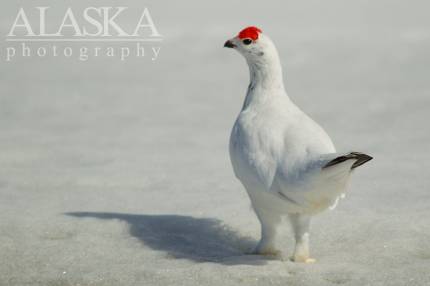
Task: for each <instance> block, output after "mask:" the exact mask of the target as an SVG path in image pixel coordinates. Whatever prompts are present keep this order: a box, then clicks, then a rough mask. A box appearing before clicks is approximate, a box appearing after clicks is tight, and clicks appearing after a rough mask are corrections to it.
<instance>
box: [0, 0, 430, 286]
mask: <svg viewBox="0 0 430 286" xmlns="http://www.w3.org/2000/svg"><path fill="white" fill-rule="evenodd" d="M36 2H38V1H26V2H25V3H24V1H8V2H7V3H3V4H2V8H1V10H0V15H1V21H0V28H1V30H0V32H1V34H3V35H5V34H7V32H8V29H9V26H10V24H11V23H12V21H13V20H14V17H15V16H16V11H17V8H18V7H19V6H21V5H25V6H26V7H33V5H35V4H34V3H36ZM47 2H50V3H51V4H53V5H54V2H55V5H72V3H71V2H66V1H44V4H45V5H47V4H46V3H47ZM75 2H76V1H75ZM144 2H145V3H142V1H137V0H136V1H121V3H120V4H121V5H125V6H126V5H129V6H132V7H144V6H148V7H150V9H151V13H152V16H153V18H154V21H156V23H157V24H158V26H159V27H158V28H159V29H160V32H161V33H162V34H163V35H164V36H165V41H164V42H163V43H162V49H161V52H160V57H159V59H158V60H157V61H155V62H151V60H150V59H149V58H147V59H141V60H131V61H126V62H120V61H119V60H118V59H108V58H99V59H93V60H90V61H87V62H79V61H77V60H72V59H70V60H69V59H63V58H58V59H54V58H52V57H50V58H45V59H38V58H24V59H22V58H21V59H17V60H15V61H13V62H9V63H7V62H5V61H4V60H3V61H2V63H1V66H0V130H1V132H0V285H17V286H18V285H40V286H60V285H61V286H66V285H67V286H68V285H76V286H77V285H81V286H87V285H97V286H99V285H100V286H102V285H103V286H107V285H112V286H118V285H224V286H227V285H319V286H320V285H360V286H361V285H372V286H375V285H376V286H378V285H420V286H421V285H430V273H429V270H430V207H429V206H430V190H429V186H430V176H429V171H428V170H429V169H430V153H429V151H428V148H429V142H430V132H429V131H430V128H429V120H430V114H429V107H430V95H429V90H430V81H429V77H428V76H429V72H430V54H429V50H430V30H429V25H430V18H429V17H428V11H429V8H430V5H429V4H428V2H426V1H418V0H414V1H391V0H381V1H354V2H353V1H343V0H342V1H341V0H336V1H334V0H330V1H317V0H312V1H300V2H299V1H283V4H280V3H278V4H276V3H269V2H267V1H266V2H264V1H258V2H255V3H253V2H251V1H248V4H247V5H244V4H243V3H239V1H227V0H224V1H212V2H206V3H203V1H186V2H180V1H176V2H173V1H171V2H170V3H169V2H167V1H165V2H163V3H160V2H161V1H155V0H154V1H144ZM179 2H180V3H179ZM279 2H280V1H279ZM109 3H111V4H116V5H119V4H118V3H117V2H114V1H110V2H109V1H103V3H101V2H100V1H99V2H97V1H87V2H86V3H85V4H83V3H81V2H79V3H77V2H76V3H75V4H74V5H76V6H78V4H79V5H80V6H85V5H88V6H89V5H93V6H100V5H109ZM248 24H253V25H258V26H261V28H262V29H263V31H265V32H266V33H267V34H269V35H270V36H271V37H272V38H273V40H274V41H275V43H276V44H277V46H278V48H279V51H280V54H281V57H282V60H283V65H284V70H285V79H286V86H287V89H288V92H289V94H290V96H291V97H292V98H293V100H294V101H295V102H296V103H297V104H298V105H299V106H301V107H302V108H303V109H304V110H305V111H306V112H307V113H309V114H310V115H311V116H312V117H313V118H314V119H316V120H317V121H318V122H320V123H321V124H322V125H323V126H324V127H325V129H326V130H327V132H328V133H329V134H330V135H331V136H332V138H333V140H334V142H335V144H336V146H337V147H338V149H340V150H356V151H363V152H367V153H369V154H371V155H373V156H374V157H375V159H374V160H373V161H371V162H370V163H368V164H366V165H365V166H363V167H361V168H359V169H358V170H357V171H356V172H355V174H354V178H353V181H352V184H351V188H350V192H349V193H348V195H347V197H346V198H345V199H344V200H343V201H342V202H341V203H340V204H339V206H338V207H337V208H336V209H335V210H334V211H328V212H325V213H324V214H322V215H319V216H318V217H316V218H315V220H314V221H313V228H312V234H311V251H312V254H313V256H314V257H315V258H317V260H318V261H317V263H316V264H313V265H303V264H294V263H292V262H290V261H288V259H286V260H285V261H281V260H279V259H273V258H266V257H261V256H253V255H247V254H246V253H247V252H248V251H249V250H250V249H252V247H253V246H254V245H255V244H256V243H257V240H258V236H259V224H258V222H257V220H256V218H255V216H254V214H253V212H252V211H251V209H250V203H249V201H248V198H247V196H246V194H245V191H244V190H243V188H242V187H241V185H240V184H239V182H238V181H237V180H236V179H235V178H234V175H233V172H232V170H231V166H230V162H229V158H228V152H227V146H228V136H229V132H230V128H231V126H232V124H233V121H234V119H235V117H236V115H237V113H238V111H239V109H240V106H241V103H242V100H243V97H244V93H245V90H246V86H247V81H248V72H247V69H246V65H245V63H244V60H243V59H241V58H240V56H239V55H238V54H237V53H235V52H233V51H231V50H227V49H223V48H222V45H223V43H224V41H225V40H226V39H227V38H229V37H231V36H233V35H235V34H236V33H237V32H238V31H239V30H240V29H241V28H243V27H244V26H245V25H248ZM5 45H6V43H5V42H2V50H1V53H2V54H1V56H2V57H3V56H4V46H5ZM279 245H281V247H282V248H283V249H284V251H285V257H288V254H289V253H291V250H292V246H293V241H292V239H291V235H290V232H289V230H288V227H287V224H285V227H284V229H283V231H282V233H281V236H280V239H279Z"/></svg>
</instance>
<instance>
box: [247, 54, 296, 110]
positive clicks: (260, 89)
mask: <svg viewBox="0 0 430 286" xmlns="http://www.w3.org/2000/svg"><path fill="white" fill-rule="evenodd" d="M248 67H249V74H250V83H249V86H248V92H247V95H246V99H245V103H244V106H243V109H245V108H247V107H248V106H250V105H252V104H257V105H258V104H261V103H264V102H267V101H269V100H274V99H275V98H280V97H285V99H288V96H287V95H286V93H285V89H284V81H283V75H282V67H281V64H280V61H279V57H278V55H277V54H274V55H272V56H271V57H268V56H265V57H264V58H263V59H261V60H260V61H255V60H254V61H253V60H248Z"/></svg>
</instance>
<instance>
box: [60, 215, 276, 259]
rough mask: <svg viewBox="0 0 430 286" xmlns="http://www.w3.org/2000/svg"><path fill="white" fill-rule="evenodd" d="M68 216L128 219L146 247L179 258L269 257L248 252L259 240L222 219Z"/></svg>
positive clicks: (95, 216) (158, 216) (174, 216)
mask: <svg viewBox="0 0 430 286" xmlns="http://www.w3.org/2000/svg"><path fill="white" fill-rule="evenodd" d="M66 215H68V216H73V217H78V218H97V219H103V220H111V219H113V220H121V221H125V222H127V223H128V224H129V226H130V234H131V235H132V236H133V237H136V238H138V239H139V240H140V241H141V242H142V243H143V244H144V245H145V246H148V247H150V248H151V249H154V250H158V251H164V252H166V253H167V254H168V256H170V257H173V258H177V259H188V260H192V261H196V262H214V263H220V264H227V265H238V264H248V265H260V264H265V263H266V262H267V260H268V258H267V257H263V256H259V255H248V254H246V253H249V252H250V250H251V249H252V248H253V247H254V246H255V245H256V243H257V242H256V241H255V240H254V239H251V238H249V237H244V236H241V235H240V234H238V233H237V232H235V231H234V230H232V229H231V228H230V227H228V226H226V225H225V224H223V223H222V221H220V220H218V219H211V218H194V217H191V216H181V215H137V214H125V213H105V212H70V213H66Z"/></svg>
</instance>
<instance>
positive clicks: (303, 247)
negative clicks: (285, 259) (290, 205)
mask: <svg viewBox="0 0 430 286" xmlns="http://www.w3.org/2000/svg"><path fill="white" fill-rule="evenodd" d="M289 217H290V221H291V225H292V228H293V231H294V238H295V240H296V246H295V249H294V255H293V257H292V260H293V261H294V262H304V263H313V262H315V259H313V258H310V257H309V227H310V216H308V215H303V214H290V215H289Z"/></svg>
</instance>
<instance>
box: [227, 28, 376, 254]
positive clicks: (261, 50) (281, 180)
mask: <svg viewBox="0 0 430 286" xmlns="http://www.w3.org/2000/svg"><path fill="white" fill-rule="evenodd" d="M225 46H226V47H229V48H234V49H236V50H237V51H239V52H240V53H241V54H242V55H243V56H244V57H245V59H246V61H247V63H248V66H249V71H250V84H249V87H248V91H247V94H246V98H245V102H244V104H243V107H242V110H241V112H240V113H239V116H238V117H237V120H236V122H235V124H234V126H233V130H232V132H231V137H230V158H231V162H232V165H233V169H234V173H235V175H236V177H237V178H238V179H239V180H240V181H241V182H242V184H243V186H244V187H245V189H246V190H247V192H248V195H249V197H250V199H251V202H252V205H253V208H254V210H255V213H256V214H257V217H258V219H259V220H260V222H261V240H260V242H259V244H258V245H257V247H256V249H255V253H259V254H278V253H279V251H278V250H277V249H276V248H275V244H274V242H275V234H276V228H277V225H278V224H279V222H280V221H281V217H282V216H284V215H288V216H289V218H290V221H291V223H292V227H293V230H294V233H295V239H296V247H295V251H294V255H293V257H292V258H293V260H294V261H298V262H313V261H314V260H313V259H311V258H310V257H309V224H310V218H311V216H312V215H314V214H316V213H318V212H321V211H323V210H325V209H327V208H329V207H330V206H333V205H335V204H337V201H338V200H339V198H340V197H341V196H343V193H344V192H345V190H346V186H347V184H348V181H349V177H350V174H351V171H352V169H353V168H355V167H356V166H359V165H361V164H363V163H365V162H367V161H368V160H370V159H372V158H371V157H370V156H367V155H365V154H361V153H355V152H353V153H349V154H345V155H341V154H336V150H335V147H334V145H333V143H332V141H331V139H330V137H329V136H328V135H327V134H326V132H325V131H324V130H323V129H322V128H321V127H320V126H319V125H318V124H317V123H315V122H314V121H313V120H312V119H311V118H309V117H308V116H307V115H306V114H305V113H304V112H302V111H301V110H300V109H299V108H298V107H297V106H296V105H295V104H294V103H293V102H292V101H291V100H290V98H289V97H288V96H287V94H286V92H285V89H284V84H283V78H282V68H281V64H280V61H279V57H278V53H277V50H276V48H275V46H274V44H273V43H272V41H271V40H270V39H269V37H267V36H266V35H264V34H262V33H261V30H259V29H258V28H256V27H248V28H246V29H244V30H242V31H241V32H240V33H239V35H238V36H236V37H234V38H233V39H230V40H228V41H227V42H226V43H225Z"/></svg>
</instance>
